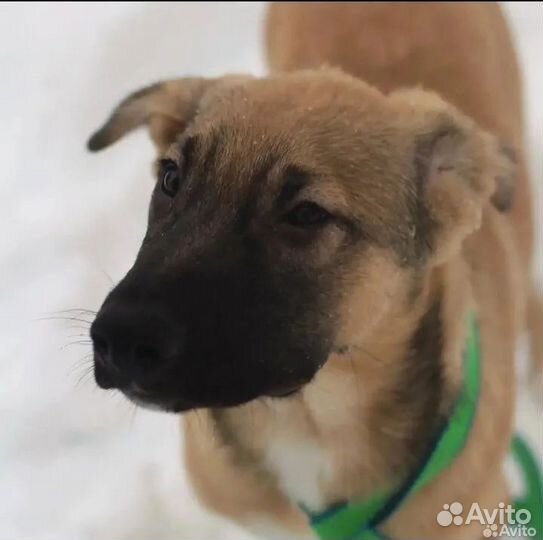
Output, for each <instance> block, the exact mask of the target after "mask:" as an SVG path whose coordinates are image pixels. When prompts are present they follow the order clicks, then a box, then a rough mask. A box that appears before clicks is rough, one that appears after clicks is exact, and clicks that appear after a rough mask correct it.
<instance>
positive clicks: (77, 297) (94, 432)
mask: <svg viewBox="0 0 543 540" xmlns="http://www.w3.org/2000/svg"><path fill="white" fill-rule="evenodd" d="M507 11H508V13H509V14H510V16H511V21H512V23H513V25H514V29H515V32H516V37H517V41H518V46H519V52H520V54H521V57H522V65H523V69H524V72H525V77H526V99H527V111H528V115H527V118H528V124H529V130H530V142H531V148H532V151H533V154H534V157H535V158H536V159H537V160H538V161H537V162H536V161H535V160H534V163H533V165H534V167H533V168H534V171H535V172H537V175H536V177H534V178H537V180H538V181H539V183H540V184H541V172H542V171H543V161H542V160H543V157H542V155H541V152H539V154H538V155H537V156H536V153H535V149H536V144H538V145H539V150H540V146H541V125H542V124H543V103H542V102H541V100H540V95H541V90H542V89H543V69H542V67H543V66H541V56H540V51H541V46H542V41H541V39H542V38H541V28H542V24H543V7H542V5H541V3H533V4H530V3H524V2H515V3H511V4H510V5H508V6H507ZM261 17H262V5H261V4H259V3H251V2H230V3H205V2H202V3H190V2H188V3H161V2H155V3H139V2H130V3H116V2H111V3H27V4H23V3H21V4H18V3H4V4H3V5H2V6H0V68H1V72H2V73H3V75H2V84H1V85H0V118H1V119H2V128H1V130H0V159H1V163H2V171H3V176H4V178H3V179H2V182H1V184H0V186H1V187H0V190H1V197H0V225H1V226H0V230H2V231H3V234H1V235H0V277H1V280H0V288H1V289H0V308H1V309H0V328H1V341H0V343H1V345H0V380H1V381H2V383H1V385H0V421H1V426H2V429H1V432H0V478H1V481H0V540H49V539H50V540H90V539H92V540H128V539H130V540H148V539H151V538H153V539H156V540H159V539H160V540H170V539H172V540H173V539H174V538H175V539H176V540H203V539H213V540H217V539H220V540H230V539H237V540H243V539H248V538H249V537H248V536H246V535H245V534H244V533H242V532H241V531H239V530H238V529H237V528H236V527H235V526H233V525H231V524H229V523H226V522H224V521H222V520H221V519H219V518H216V517H213V516H211V515H210V514H208V513H207V512H206V511H204V510H203V509H202V508H200V506H199V505H198V504H197V503H196V502H195V500H194V497H193V495H192V492H191V490H190V487H189V485H188V483H187V480H186V477H185V473H184V471H183V468H182V466H181V465H180V459H179V456H180V446H179V436H178V427H177V420H176V418H175V417H174V416H168V415H164V414H158V413H151V412H146V411H142V410H138V411H136V410H135V409H134V408H133V407H132V406H131V405H129V404H128V403H127V402H126V400H124V399H123V398H121V397H120V396H115V395H111V394H108V393H105V392H102V391H100V390H98V389H96V388H95V385H94V382H93V380H92V374H89V373H88V367H89V366H90V364H89V361H90V360H89V357H87V359H86V360H85V357H86V355H88V353H89V351H90V349H89V346H88V344H87V343H74V344H73V345H69V346H68V344H69V343H70V342H72V341H80V340H86V339H87V338H86V328H87V326H88V321H89V320H90V317H89V316H88V314H86V313H84V312H81V313H80V312H60V311H61V310H67V309H71V308H86V309H97V308H98V307H99V304H100V301H101V300H102V298H103V297H104V295H105V294H106V293H107V291H108V290H109V289H110V288H111V287H112V283H115V282H116V281H118V280H119V279H120V278H121V277H122V276H123V274H124V272H125V271H126V270H127V269H128V268H129V266H130V264H131V262H132V259H133V256H134V254H135V252H136V250H137V248H138V246H139V243H140V241H141V238H142V235H143V233H144V226H145V220H146V207H147V201H148V196H149V193H150V190H151V176H150V158H151V156H152V148H151V144H150V143H149V141H148V139H147V137H146V135H145V134H144V133H137V134H134V135H132V136H130V138H127V140H126V141H123V142H122V143H119V145H117V146H116V147H115V150H111V151H106V152H104V153H103V154H100V155H90V154H88V153H87V152H86V150H85V141H86V139H87V137H88V135H89V134H90V133H91V131H92V130H94V129H95V128H96V127H97V126H98V124H99V123H100V122H101V121H102V120H103V119H104V118H105V116H106V115H107V114H108V113H109V111H110V109H111V107H112V105H113V104H114V103H116V102H117V100H119V99H120V98H122V97H123V96H124V95H125V94H126V93H128V92H131V91H133V90H134V89H137V88H138V87H140V86H144V85H147V84H149V83H150V82H153V81H156V80H159V79H164V78H168V77H174V76H179V75H189V74H193V75H196V74H198V75H219V74H222V73H225V72H243V71H249V72H253V73H255V74H260V73H263V71H264V68H263V64H262V60H261V35H260V22H261ZM538 98H539V99H538ZM538 200H539V203H538V204H539V207H540V208H541V201H542V200H543V188H541V185H539V199H538ZM540 255H541V254H540ZM540 261H541V257H540ZM540 274H541V275H542V276H543V272H542V271H540ZM61 317H75V318H77V319H81V321H78V320H62V319H60V318H61ZM85 321H87V322H85ZM70 336H73V337H70ZM524 394H525V396H524V400H523V405H522V407H521V410H520V414H519V417H520V418H521V420H522V422H523V423H524V425H526V426H528V428H529V429H530V432H531V433H532V439H535V441H536V442H537V443H540V447H543V437H542V436H541V425H540V424H539V425H538V424H537V419H536V416H535V412H534V411H535V407H534V404H533V402H532V401H531V400H530V398H529V397H528V395H527V392H524ZM530 426H531V427H530Z"/></svg>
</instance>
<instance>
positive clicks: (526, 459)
mask: <svg viewBox="0 0 543 540" xmlns="http://www.w3.org/2000/svg"><path fill="white" fill-rule="evenodd" d="M511 453H512V455H513V458H514V459H515V461H516V462H517V463H518V464H519V466H520V470H521V471H522V475H523V477H524V478H523V480H524V485H525V486H526V491H525V492H524V493H523V494H522V495H521V496H520V497H519V498H518V499H516V500H515V502H514V503H513V506H514V508H515V511H517V512H518V511H519V510H521V509H522V510H528V512H530V515H531V520H530V522H529V523H527V524H526V527H527V528H534V529H535V531H536V534H535V536H532V538H535V539H536V540H543V475H542V474H541V470H540V468H539V466H538V463H537V459H536V457H535V456H534V454H533V452H532V451H531V449H530V447H529V446H528V445H527V444H526V442H525V441H524V440H523V439H521V438H520V437H519V436H518V435H517V436H515V437H513V441H512V442H511Z"/></svg>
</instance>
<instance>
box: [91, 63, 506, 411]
mask: <svg viewBox="0 0 543 540" xmlns="http://www.w3.org/2000/svg"><path fill="white" fill-rule="evenodd" d="M143 124H146V125H148V127H149V130H150V133H151V136H152V138H153V140H154V142H155V144H156V146H157V149H158V152H159V157H158V160H157V165H156V176H157V180H156V186H155V189H154V193H153V196H152V200H151V204H150V210H149V222H148V229H147V233H146V236H145V238H144V241H143V244H142V246H141V248H140V251H139V253H138V255H137V258H136V261H135V263H134V265H133V267H132V269H131V270H130V271H129V272H128V274H127V275H126V277H125V278H124V279H123V280H122V281H121V282H120V284H119V285H118V286H117V287H116V288H115V289H114V290H113V291H112V292H111V293H110V294H109V295H108V297H107V298H106V300H105V302H104V304H103V306H102V308H101V310H100V312H99V314H98V316H97V318H96V320H95V321H94V323H93V325H92V328H91V336H92V339H93V342H94V354H95V376H96V380H97V382H98V384H99V385H100V386H101V387H103V388H112V387H115V388H119V389H121V390H122V391H123V392H124V393H125V394H126V395H127V396H128V397H129V398H131V399H133V400H134V401H136V402H138V403H142V404H147V405H154V406H158V407H159V408H162V409H165V410H171V411H183V410H189V409H192V408H197V407H223V406H234V405H238V404H241V403H245V402H247V401H249V400H252V399H255V398H258V397H262V396H275V397H282V396H286V395H289V394H290V393H292V392H295V391H296V390H298V389H299V388H301V387H302V386H303V385H305V384H307V383H308V382H309V381H311V379H312V378H313V377H314V375H315V374H316V373H317V371H318V370H319V368H320V367H321V366H323V365H324V363H325V362H326V360H327V359H328V358H329V357H330V355H331V354H333V353H334V352H337V351H338V350H341V349H343V348H345V347H350V346H352V345H353V344H357V343H359V342H361V341H363V340H364V337H365V336H366V335H367V334H368V332H370V330H371V326H372V324H374V322H375V320H376V319H377V318H378V317H380V316H381V314H382V313H383V312H384V311H386V308H387V306H388V305H390V303H391V302H407V301H408V296H409V295H408V294H407V293H406V292H405V291H408V290H411V291H413V290H415V289H416V287H414V284H415V283H416V282H417V280H418V279H420V277H421V275H424V273H425V272H427V271H429V268H431V267H432V266H433V265H436V264H440V263H441V262H443V261H444V260H446V259H447V258H448V257H450V256H452V254H453V253H455V252H456V251H457V250H458V249H459V246H460V244H461V241H462V239H463V238H464V237H465V236H466V235H468V234H469V233H471V232H472V231H473V230H475V229H476V228H477V227H478V226H479V223H480V219H481V212H482V208H483V206H484V205H485V204H486V202H487V201H488V200H489V199H490V198H491V196H493V195H495V194H496V191H497V189H499V188H500V186H509V182H508V181H501V182H500V181H496V179H503V178H508V176H509V168H508V163H506V162H505V161H504V159H502V157H501V154H500V152H499V149H498V146H497V144H496V143H495V141H494V140H493V139H492V138H491V137H489V136H487V135H486V134H484V133H483V132H482V131H480V130H479V129H478V128H476V126H474V125H472V124H471V123H470V122H469V121H468V120H467V119H466V118H464V117H463V116H462V115H460V114H459V113H458V112H457V111H454V110H452V109H451V108H450V107H448V106H447V105H446V104H444V103H443V102H442V101H441V100H440V99H439V98H437V97H436V96H433V95H429V94H425V93H423V92H419V91H416V92H415V91H413V92H403V93H398V94H392V95H390V96H383V95H382V94H380V93H379V92H377V91H376V90H374V89H372V88H370V87H368V86H367V85H365V84H364V83H362V82H360V81H356V80H354V79H351V78H350V77H348V76H346V75H344V74H342V73H339V72H337V71H330V70H322V71H316V72H300V73H298V74H291V75H282V76H277V77H271V78H267V79H252V78H248V77H225V78H222V79H215V80H205V79H185V80H180V81H173V82H167V83H161V84H158V85H154V86H152V87H149V88H147V89H144V90H142V91H140V92H137V93H135V94H133V95H132V96H129V97H128V98H127V99H126V100H125V101H124V102H123V103H121V104H120V105H119V107H118V108H117V109H116V110H115V111H114V112H113V114H112V116H111V118H110V119H109V120H108V122H107V123H106V124H105V126H104V127H103V128H102V129H101V130H99V131H98V132H97V133H96V134H95V135H94V136H93V137H92V138H91V140H90V142H89V147H90V149H91V150H99V149H101V148H103V147H105V146H108V145H109V144H111V143H112V142H114V141H115V140H117V139H119V138H120V137H122V136H123V135H124V134H125V133H127V132H128V131H130V130H132V129H134V128H135V127H138V126H140V125H143ZM500 200H501V201H503V196H502V195H500ZM400 291H402V292H401V293H400Z"/></svg>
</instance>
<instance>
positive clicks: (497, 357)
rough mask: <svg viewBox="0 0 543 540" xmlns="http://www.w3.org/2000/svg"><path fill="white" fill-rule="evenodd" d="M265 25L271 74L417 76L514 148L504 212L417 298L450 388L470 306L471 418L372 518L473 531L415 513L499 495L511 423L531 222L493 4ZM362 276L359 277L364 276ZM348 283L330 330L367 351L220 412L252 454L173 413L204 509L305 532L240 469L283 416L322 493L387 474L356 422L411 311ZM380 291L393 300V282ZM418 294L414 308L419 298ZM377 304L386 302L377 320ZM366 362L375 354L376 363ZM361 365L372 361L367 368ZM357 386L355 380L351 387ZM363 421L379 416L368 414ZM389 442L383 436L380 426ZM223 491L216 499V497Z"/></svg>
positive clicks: (375, 8)
mask: <svg viewBox="0 0 543 540" xmlns="http://www.w3.org/2000/svg"><path fill="white" fill-rule="evenodd" d="M267 24H268V26H267V36H268V50H269V55H270V63H271V66H272V68H273V69H274V70H293V69H298V68H302V67H303V68H306V67H319V66H320V65H322V64H324V63H327V64H330V65H335V66H341V67H342V68H343V69H346V70H347V71H348V72H351V73H353V74H355V75H357V76H360V77H362V78H363V79H365V80H367V81H368V82H370V83H371V84H375V85H376V86H377V87H378V88H380V89H382V90H384V91H390V90H394V89H396V88H398V87H403V86H409V85H413V84H415V85H420V84H422V85H423V86H424V87H425V88H430V89H433V90H436V91H438V92H439V93H440V94H441V95H442V96H443V97H444V98H446V99H449V100H450V101H451V102H452V103H454V104H455V105H457V106H458V107H459V108H460V109H461V110H463V111H465V112H466V113H468V114H469V115H470V116H471V117H472V118H474V119H475V120H476V121H477V122H478V123H479V124H480V125H481V126H482V127H485V128H487V129H489V130H490V131H492V132H493V133H495V134H497V135H499V136H501V137H502V138H504V140H507V141H509V143H510V144H512V145H513V146H514V147H515V149H516V150H517V152H518V153H519V156H520V168H519V174H518V178H517V182H518V183H517V192H516V202H515V205H514V208H513V212H512V216H511V218H506V219H504V218H503V217H502V216H500V215H497V214H496V213H494V212H492V211H490V212H486V213H485V216H484V218H483V223H482V226H481V228H480V230H479V232H478V234H477V235H474V236H472V237H471V238H470V240H469V243H468V244H467V249H466V256H465V260H461V259H459V258H456V259H455V260H453V261H450V262H449V263H448V264H447V265H445V267H444V268H443V269H441V270H436V271H435V272H434V275H432V276H430V277H429V278H428V283H427V284H426V285H425V287H426V288H427V291H428V292H427V295H422V298H424V297H425V296H428V295H431V291H432V288H434V287H443V290H444V291H445V295H446V296H445V297H446V308H445V311H446V323H445V324H446V339H447V342H446V349H445V350H446V351H448V352H446V353H445V354H446V358H447V369H448V379H449V383H450V384H452V385H455V384H459V383H460V380H461V377H462V375H461V368H460V365H459V364H460V358H461V349H462V347H463V342H464V336H465V335H464V331H465V329H464V324H463V319H462V317H461V316H459V314H461V313H463V312H464V311H465V308H466V305H468V304H471V303H473V304H474V305H476V306H477V309H478V310H479V313H480V316H481V318H482V320H483V329H482V340H483V349H484V351H485V358H486V361H485V367H484V381H483V391H482V401H481V409H480V411H479V415H478V420H477V422H476V425H475V427H474V430H473V433H472V436H471V438H470V442H469V444H468V447H467V448H466V451H465V452H464V453H463V454H462V456H461V457H460V458H459V459H458V460H457V461H456V462H455V464H454V465H453V466H452V467H451V468H450V469H449V470H448V471H447V472H446V473H445V474H444V475H443V476H442V478H440V480H439V481H438V482H435V483H434V484H432V485H431V486H430V487H429V488H428V489H426V490H424V491H423V492H421V493H420V494H419V495H417V497H415V498H414V499H413V500H412V501H410V502H409V504H408V505H406V506H405V508H403V509H402V510H401V512H399V513H398V514H397V515H395V516H394V517H393V519H392V520H390V522H389V523H388V524H387V526H386V528H385V532H386V533H387V534H389V535H391V537H398V538H406V539H410V538H413V539H420V538H432V539H437V538H450V537H452V536H454V537H455V538H466V539H469V538H478V537H480V536H481V530H480V529H477V528H475V530H473V529H472V528H468V527H465V528H463V529H462V530H461V532H460V531H459V530H453V529H443V528H441V527H439V526H438V525H437V524H436V523H435V521H433V522H432V525H429V526H428V525H426V526H421V525H420V520H419V519H417V516H420V515H423V514H424V515H429V516H435V515H437V513H438V512H439V511H440V510H441V509H442V506H443V504H444V503H445V502H448V501H450V500H453V499H454V500H458V501H461V502H463V503H465V504H468V503H470V502H472V501H477V502H478V503H479V504H481V505H483V506H486V507H489V508H493V507H496V506H497V504H498V502H500V501H502V500H507V497H508V494H507V491H506V488H505V485H504V480H503V477H502V473H501V467H502V462H503V458H504V455H505V453H506V450H507V447H508V443H509V438H510V433H511V414H512V408H513V402H514V396H513V393H514V392H513V381H514V378H515V376H514V368H513V359H514V348H515V342H516V339H517V336H518V332H519V330H520V329H521V327H522V325H523V323H522V321H523V319H524V316H523V312H524V309H525V307H524V298H526V297H527V295H528V291H529V290H530V289H529V287H530V283H531V270H530V266H531V257H532V254H531V250H532V224H531V218H530V215H531V203H530V197H529V188H528V182H527V178H526V165H525V160H524V157H523V142H522V119H521V104H520V88H519V80H518V74H517V67H516V62H515V58H514V54H513V52H512V48H511V44H510V39H509V35H508V32H507V30H506V27H505V24H504V21H503V18H502V15H501V14H500V12H499V8H498V7H497V6H495V5H482V4H460V5H458V4H424V5H412V4H404V5H395V6H391V5H371V4H364V5H360V4H328V5H327V4H319V5H308V4H282V5H280V4H275V5H273V6H272V8H271V10H270V13H269V17H268V22H267ZM445 29H446V30H445ZM492 59H495V60H492ZM498 59H499V60H498ZM436 66H441V67H440V68H439V69H436ZM423 99H425V98H424V96H423ZM510 220H511V221H510ZM481 245H484V246H485V249H484V252H485V255H484V256H480V246H481ZM489 254H490V255H489ZM377 260H378V259H377ZM375 264H376V268H375V271H376V272H378V273H379V274H381V275H382V274H383V273H384V274H386V275H389V276H390V281H391V289H393V288H394V287H396V286H400V287H401V286H402V285H401V280H399V281H400V284H399V285H397V283H396V280H395V278H394V274H395V272H396V270H394V269H393V268H388V269H387V268H386V266H387V262H386V258H385V259H382V262H380V263H377V262H376V263H375ZM367 282H368V283H369V284H371V282H372V279H371V273H370V274H369V275H368V276H367ZM468 283H471V287H472V290H471V291H470V290H469V288H468V286H467V284H468ZM363 289H364V287H363ZM351 292H352V294H350V297H351V300H350V302H349V304H347V305H346V306H345V309H346V313H347V316H346V322H345V324H344V325H343V326H342V328H343V332H344V333H345V336H344V339H345V341H346V342H350V341H352V340H353V338H354V341H355V342H359V343H364V338H365V337H366V336H365V335H360V334H359V333H358V332H360V329H364V330H365V331H366V332H368V333H369V334H370V335H371V342H370V345H368V348H369V349H371V350H358V351H353V352H352V354H350V362H349V363H346V362H345V361H344V359H339V358H330V359H329V362H328V363H327V365H326V366H325V367H324V369H323V370H322V371H321V372H320V374H319V375H318V377H317V379H316V380H315V381H314V382H313V383H312V384H311V385H309V386H308V387H307V388H305V389H304V391H303V392H302V394H301V395H300V396H299V397H297V398H296V399H295V402H294V403H290V404H289V405H284V408H285V410H284V411H276V410H273V408H269V405H267V404H265V403H253V404H250V405H248V406H246V407H242V408H240V409H239V410H233V411H232V412H226V413H224V416H225V417H226V419H227V420H226V422H227V423H230V424H231V429H232V430H233V432H235V433H236V437H239V438H240V440H241V442H239V441H238V443H237V444H240V445H242V446H244V448H246V449H247V448H248V449H250V452H252V454H253V456H252V458H247V457H246V458H245V459H246V461H244V460H243V459H242V460H241V463H237V464H236V461H235V458H232V456H231V455H229V452H234V450H232V449H230V450H227V449H225V448H224V447H223V446H222V442H221V441H220V440H218V439H217V436H216V435H214V430H215V429H216V427H214V426H213V423H212V422H208V423H207V425H206V426H203V425H202V424H199V423H198V417H199V416H205V415H206V413H203V412H201V413H198V415H195V414H190V415H188V417H187V418H186V429H187V432H186V451H187V459H188V464H189V470H190V473H191V476H192V477H193V479H194V482H195V486H196V489H197V491H198V492H199V494H200V496H201V497H202V499H203V500H204V501H206V502H207V503H208V504H209V505H210V507H211V508H213V509H215V510H217V511H219V512H223V513H225V514H227V515H230V516H231V517H232V518H233V519H235V520H237V521H238V522H239V523H242V524H243V523H247V522H248V521H250V519H251V516H253V515H254V514H255V513H261V514H263V515H269V516H270V517H271V518H273V519H277V520H278V521H279V522H282V524H283V526H284V527H285V529H288V530H291V531H293V532H296V531H299V532H300V535H302V534H306V531H305V529H304V525H303V523H304V518H303V516H302V515H301V514H300V513H299V512H298V511H297V510H296V508H295V507H294V506H292V505H291V504H289V503H288V501H287V500H285V499H282V498H281V496H280V495H279V493H278V491H274V490H273V489H272V488H271V487H270V485H269V482H273V478H271V479H270V478H269V477H268V476H266V475H262V473H261V472H260V471H259V472H258V473H255V472H253V471H254V469H253V463H258V456H259V455H261V454H262V452H263V451H264V448H265V446H266V444H268V442H269V440H270V437H273V434H274V433H275V431H276V430H283V429H286V428H285V426H284V423H285V422H289V421H290V422H292V423H293V424H294V427H291V428H289V429H292V431H296V432H298V433H307V437H309V438H314V439H315V440H316V441H318V444H321V445H323V446H324V447H326V448H327V449H328V450H329V452H330V454H331V455H332V456H334V463H335V466H336V473H335V477H334V479H333V481H332V482H327V483H325V484H324V485H323V486H322V489H323V491H325V492H326V493H327V497H328V499H329V500H330V501H334V500H338V499H339V500H341V499H345V498H349V497H353V496H364V495H365V494H368V493H372V492H373V490H374V489H376V488H378V487H382V486H383V483H386V482H387V480H386V479H384V478H383V477H382V476H380V474H379V470H380V469H381V460H382V459H386V458H389V457H391V455H393V452H394V449H393V448H390V449H389V452H385V453H384V454H383V452H382V450H383V448H382V447H381V448H379V447H378V446H377V445H376V444H375V440H372V439H371V438H370V437H368V433H367V432H366V430H365V425H364V423H363V422H361V421H360V420H361V418H364V417H365V415H368V414H370V411H368V410H367V409H366V407H365V405H366V403H367V402H371V401H372V400H371V396H368V395H366V394H365V393H367V392H368V391H374V392H380V391H382V388H383V387H386V385H387V371H388V370H387V369H386V366H387V363H388V362H391V363H393V362H394V361H395V358H396V357H399V356H401V354H402V353H403V350H402V345H401V344H402V343H403V341H402V336H404V335H408V333H409V330H410V325H412V324H413V322H414V321H415V320H416V317H417V313H418V312H419V311H418V310H417V309H415V310H411V311H410V313H409V314H407V313H405V312H402V310H401V307H400V306H395V307H394V309H392V311H388V312H387V309H386V308H383V306H386V301H384V302H383V299H376V300H375V304H374V303H373V302H372V300H371V298H370V299H368V296H367V295H368V293H369V294H370V295H371V286H368V287H366V288H365V290H363V291H361V295H360V298H361V300H357V298H358V295H357V294H356V292H355V290H352V289H351ZM404 294H407V293H406V292H405V291H404ZM391 297H393V298H395V299H397V298H398V294H397V291H395V294H392V293H391ZM357 303H359V304H358V305H359V307H358V305H357ZM420 303H421V305H424V303H425V300H421V301H420ZM368 305H369V306H374V307H375V309H377V311H375V309H372V308H368ZM532 305H533V306H534V307H532V320H533V321H536V322H533V323H532V324H533V327H534V329H535V326H536V325H537V324H541V315H540V314H539V313H535V310H536V309H537V308H535V303H533V304H532ZM378 306H381V308H382V310H383V311H385V312H387V313H386V317H384V318H383V319H382V320H381V321H380V314H379V309H378V308H377V307H378ZM421 311H422V309H421ZM364 314H368V316H370V317H371V318H372V319H373V323H372V325H366V324H364V323H363V320H361V317H362V318H363V317H364ZM380 326H381V328H382V329H381V330H379V327H380ZM391 329H393V330H392V331H393V337H392V338H391V337H390V332H391ZM538 339H540V338H538ZM376 359H379V360H383V361H385V362H386V363H385V364H380V363H379V362H377V361H376ZM341 360H343V361H341ZM368 364H369V365H370V366H371V365H373V366H375V370H373V369H369V370H368V368H367V366H368ZM359 366H365V368H364V370H363V376H364V378H363V379H362V380H358V378H357V369H358V367H359ZM370 377H371V378H370ZM357 384H358V385H363V388H364V392H362V391H361V389H360V388H359V387H358V388H357ZM281 413H282V414H281ZM398 421H399V422H401V421H402V420H401V418H399V419H398ZM405 421H406V422H408V421H409V420H408V419H406V420H405ZM373 422H375V423H376V424H378V423H379V417H378V416H377V417H375V418H374V419H373ZM400 431H401V429H400ZM390 439H391V440H390V441H389V444H391V445H392V446H393V443H392V441H393V440H394V437H393V435H392V436H391V438H390ZM199 445H203V446H204V447H205V450H204V451H202V450H201V446H199ZM210 466H211V467H212V469H211V470H210ZM362 472H363V474H361V473H362ZM259 475H262V476H263V477H264V478H266V480H265V482H268V484H266V485H267V486H268V487H266V488H262V487H260V486H261V485H262V482H261V481H259V480H257V479H258V478H259ZM251 479H254V481H253V482H251ZM272 485H273V484H272ZM257 486H258V487H257ZM226 501H228V509H226V508H225V507H224V505H225V504H226ZM248 501H250V503H248Z"/></svg>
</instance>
